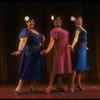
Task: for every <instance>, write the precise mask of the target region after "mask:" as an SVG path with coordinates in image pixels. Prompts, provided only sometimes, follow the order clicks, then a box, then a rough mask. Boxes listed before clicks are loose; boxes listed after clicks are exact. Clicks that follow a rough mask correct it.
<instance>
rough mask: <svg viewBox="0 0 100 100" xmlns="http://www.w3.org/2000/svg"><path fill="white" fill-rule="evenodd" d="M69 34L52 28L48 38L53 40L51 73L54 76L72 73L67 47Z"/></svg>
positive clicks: (69, 53)
mask: <svg viewBox="0 0 100 100" xmlns="http://www.w3.org/2000/svg"><path fill="white" fill-rule="evenodd" d="M68 36H69V32H68V31H67V30H64V29H60V30H58V29H57V28H53V29H52V30H51V32H50V37H53V38H55V44H54V48H53V63H52V64H53V66H52V71H53V72H54V73H55V74H65V73H71V72H72V63H71V52H70V48H68V47H67V45H68V41H69V40H68Z"/></svg>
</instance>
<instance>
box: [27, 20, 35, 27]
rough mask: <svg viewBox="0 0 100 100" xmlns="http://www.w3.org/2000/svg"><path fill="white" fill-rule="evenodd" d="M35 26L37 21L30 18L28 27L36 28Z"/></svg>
mask: <svg viewBox="0 0 100 100" xmlns="http://www.w3.org/2000/svg"><path fill="white" fill-rule="evenodd" d="M34 26H35V22H34V20H33V19H31V20H29V21H28V22H27V27H28V28H34Z"/></svg>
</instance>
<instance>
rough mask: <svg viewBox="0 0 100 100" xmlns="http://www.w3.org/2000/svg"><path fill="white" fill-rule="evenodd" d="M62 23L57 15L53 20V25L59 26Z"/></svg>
mask: <svg viewBox="0 0 100 100" xmlns="http://www.w3.org/2000/svg"><path fill="white" fill-rule="evenodd" d="M61 25H62V20H61V18H60V17H57V18H56V19H55V20H54V26H55V27H61Z"/></svg>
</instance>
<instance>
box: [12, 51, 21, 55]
mask: <svg viewBox="0 0 100 100" xmlns="http://www.w3.org/2000/svg"><path fill="white" fill-rule="evenodd" d="M20 53H21V52H20V51H15V52H12V53H11V55H14V56H17V55H19V54H20Z"/></svg>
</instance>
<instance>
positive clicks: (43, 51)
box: [40, 50, 48, 55]
mask: <svg viewBox="0 0 100 100" xmlns="http://www.w3.org/2000/svg"><path fill="white" fill-rule="evenodd" d="M47 53H48V51H47V50H42V51H41V52H40V54H42V55H43V54H47Z"/></svg>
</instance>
